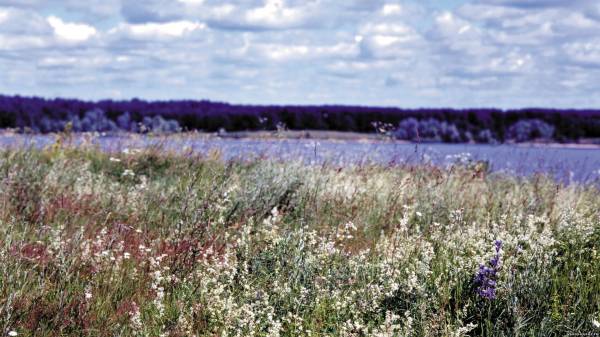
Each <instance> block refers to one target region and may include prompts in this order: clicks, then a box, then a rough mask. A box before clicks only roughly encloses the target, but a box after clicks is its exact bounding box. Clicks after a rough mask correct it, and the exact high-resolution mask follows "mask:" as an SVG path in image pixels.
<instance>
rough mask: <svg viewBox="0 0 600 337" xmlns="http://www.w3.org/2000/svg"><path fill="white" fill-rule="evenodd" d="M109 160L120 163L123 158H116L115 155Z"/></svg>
mask: <svg viewBox="0 0 600 337" xmlns="http://www.w3.org/2000/svg"><path fill="white" fill-rule="evenodd" d="M109 160H110V161H112V162H113V163H120V162H121V159H119V158H115V157H110V159H109Z"/></svg>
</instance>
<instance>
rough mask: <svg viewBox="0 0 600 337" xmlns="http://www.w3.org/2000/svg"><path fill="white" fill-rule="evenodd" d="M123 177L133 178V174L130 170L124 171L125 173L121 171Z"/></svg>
mask: <svg viewBox="0 0 600 337" xmlns="http://www.w3.org/2000/svg"><path fill="white" fill-rule="evenodd" d="M121 175H122V176H123V177H135V173H134V172H133V171H132V170H130V169H126V170H125V171H123V174H121Z"/></svg>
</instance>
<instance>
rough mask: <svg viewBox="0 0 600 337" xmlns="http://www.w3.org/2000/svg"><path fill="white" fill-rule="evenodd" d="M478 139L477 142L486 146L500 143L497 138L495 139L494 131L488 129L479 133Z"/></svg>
mask: <svg viewBox="0 0 600 337" xmlns="http://www.w3.org/2000/svg"><path fill="white" fill-rule="evenodd" d="M476 139H477V142H479V143H486V144H496V143H498V140H497V139H496V137H494V134H493V133H492V131H490V130H488V129H485V130H481V131H479V133H478V134H477V138H476Z"/></svg>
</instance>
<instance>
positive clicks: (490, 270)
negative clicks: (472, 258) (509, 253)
mask: <svg viewBox="0 0 600 337" xmlns="http://www.w3.org/2000/svg"><path fill="white" fill-rule="evenodd" d="M494 248H495V251H496V254H495V255H494V256H493V257H492V258H491V259H490V261H489V263H488V264H489V266H485V265H483V264H481V265H479V270H478V271H477V275H475V284H476V285H477V294H478V295H479V296H481V297H482V298H485V299H488V300H493V299H495V298H496V285H497V280H498V271H499V270H500V249H502V241H501V240H496V241H495V242H494Z"/></svg>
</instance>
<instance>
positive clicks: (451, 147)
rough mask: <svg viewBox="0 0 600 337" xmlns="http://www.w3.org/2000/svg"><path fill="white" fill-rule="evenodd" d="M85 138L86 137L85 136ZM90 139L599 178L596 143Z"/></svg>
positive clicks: (14, 138) (33, 139)
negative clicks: (584, 145) (474, 164)
mask: <svg viewBox="0 0 600 337" xmlns="http://www.w3.org/2000/svg"><path fill="white" fill-rule="evenodd" d="M88 138H89V139H88ZM86 139H87V141H89V142H91V143H93V144H96V145H97V146H99V147H100V148H102V149H103V150H106V151H123V150H125V149H134V148H142V147H148V146H162V147H163V148H164V149H168V150H174V151H181V152H188V153H195V154H206V153H209V152H211V151H215V150H218V151H219V152H220V154H221V156H222V157H223V158H224V159H227V160H229V159H239V158H241V159H254V158H270V159H277V160H300V161H303V162H304V163H307V164H323V163H328V164H332V165H340V166H348V165H364V164H370V163H378V164H384V165H401V164H418V163H429V164H433V165H438V166H443V167H447V166H449V165H452V164H454V163H457V162H460V163H468V162H473V161H487V162H488V163H489V165H490V169H491V170H492V171H494V172H505V173H508V174H512V175H531V174H535V173H545V174H549V175H552V176H553V177H555V178H556V179H558V180H559V181H562V182H565V183H570V182H588V183H589V182H592V183H599V182H600V149H598V148H575V147H559V146H544V145H482V144H418V145H417V144H406V143H399V142H391V141H390V142H374V141H369V142H366V141H350V140H346V141H336V140H310V139H281V140H279V139H221V138H214V137H199V136H189V135H176V136H171V137H147V136H140V135H132V136H105V137H87V136H82V135H78V136H75V139H74V142H75V143H82V142H84V141H86ZM54 140H55V136H53V135H19V134H11V133H7V134H0V146H1V147H3V148H9V147H12V148H14V147H27V146H34V147H42V146H46V145H49V144H51V143H53V142H54Z"/></svg>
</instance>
